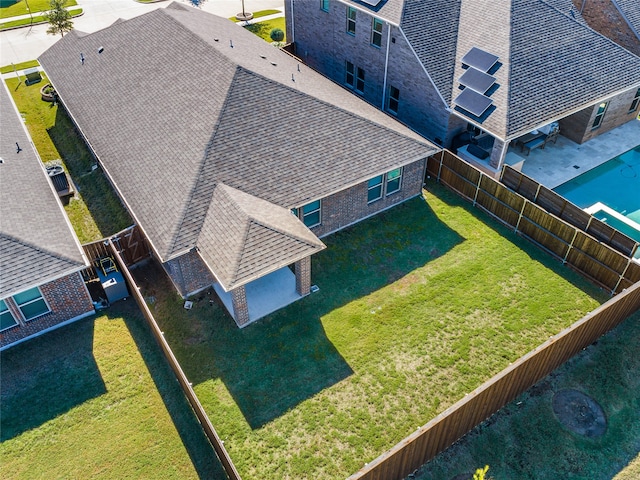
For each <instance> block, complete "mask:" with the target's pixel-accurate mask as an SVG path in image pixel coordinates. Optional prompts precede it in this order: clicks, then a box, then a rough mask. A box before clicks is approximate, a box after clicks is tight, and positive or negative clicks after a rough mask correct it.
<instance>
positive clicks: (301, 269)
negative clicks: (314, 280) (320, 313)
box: [295, 257, 311, 296]
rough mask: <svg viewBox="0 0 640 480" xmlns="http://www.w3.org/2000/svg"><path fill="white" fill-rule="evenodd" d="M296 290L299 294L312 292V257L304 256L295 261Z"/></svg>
mask: <svg viewBox="0 0 640 480" xmlns="http://www.w3.org/2000/svg"><path fill="white" fill-rule="evenodd" d="M295 274H296V292H298V295H303V296H304V295H309V293H310V292H311V257H306V258H303V259H302V260H299V261H297V262H296V263H295Z"/></svg>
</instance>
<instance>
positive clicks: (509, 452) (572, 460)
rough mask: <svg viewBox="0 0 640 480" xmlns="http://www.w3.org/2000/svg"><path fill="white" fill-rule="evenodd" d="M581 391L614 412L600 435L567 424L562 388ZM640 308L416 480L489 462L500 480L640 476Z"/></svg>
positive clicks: (430, 479) (429, 479)
mask: <svg viewBox="0 0 640 480" xmlns="http://www.w3.org/2000/svg"><path fill="white" fill-rule="evenodd" d="M564 389H577V390H579V391H581V392H584V393H586V394H587V395H589V396H591V397H592V398H593V399H595V400H596V401H597V402H598V403H599V404H600V406H601V407H602V408H603V410H604V412H605V415H606V417H607V422H608V425H607V430H606V432H605V434H604V435H603V436H601V437H598V438H588V437H583V436H580V435H577V434H575V433H573V432H571V431H569V430H568V429H567V428H565V427H563V426H562V425H561V424H560V422H559V421H558V420H557V419H556V417H555V415H554V413H553V410H552V403H551V402H552V399H553V395H554V393H556V392H559V391H561V390H564ZM639 412H640V312H637V313H636V314H634V315H632V316H631V317H630V318H628V319H627V320H625V321H624V322H623V323H622V324H621V325H620V326H618V327H617V328H616V329H614V330H613V331H611V332H609V333H608V334H607V335H605V336H604V337H602V338H601V339H600V340H598V341H597V342H596V343H595V344H594V345H590V346H589V347H587V349H585V350H584V351H582V352H581V353H580V354H578V355H577V356H575V357H574V358H573V359H571V360H569V361H568V362H567V363H566V364H564V365H563V366H561V367H560V368H558V369H556V370H555V371H554V372H552V373H551V374H550V375H548V376H547V377H546V378H544V379H543V380H541V381H540V382H539V383H538V384H537V385H535V386H534V387H532V388H531V389H529V390H528V391H527V392H526V393H524V394H523V395H521V396H520V397H519V398H517V399H516V400H514V401H513V402H512V403H510V404H509V405H507V406H506V407H505V408H503V409H502V410H500V411H499V412H498V413H496V414H495V415H494V416H492V417H491V418H490V419H488V420H487V421H485V422H484V423H483V424H482V425H480V426H479V427H477V428H475V429H474V430H472V431H471V432H470V433H469V434H468V435H466V436H465V437H464V438H463V439H461V440H460V441H459V442H457V443H456V444H455V445H454V446H452V447H451V448H449V449H448V450H446V451H445V452H443V453H442V454H441V455H439V456H438V457H436V458H435V459H434V460H432V461H431V462H429V463H427V464H425V465H424V466H423V467H422V468H421V469H420V470H419V471H418V474H417V475H415V477H412V478H415V479H416V480H440V479H443V478H452V477H454V476H456V475H457V474H461V473H464V472H472V471H473V470H474V469H475V468H476V467H480V466H484V465H486V464H488V465H490V469H489V474H491V476H492V477H493V478H496V479H498V478H518V479H526V478H531V479H536V480H538V479H549V480H555V479H558V478H562V479H585V478H588V479H590V480H597V479H602V480H605V479H610V478H616V479H620V480H623V479H629V480H630V479H632V478H633V479H638V478H640V415H639Z"/></svg>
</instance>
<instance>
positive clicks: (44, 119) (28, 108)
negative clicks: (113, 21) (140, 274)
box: [6, 74, 133, 243]
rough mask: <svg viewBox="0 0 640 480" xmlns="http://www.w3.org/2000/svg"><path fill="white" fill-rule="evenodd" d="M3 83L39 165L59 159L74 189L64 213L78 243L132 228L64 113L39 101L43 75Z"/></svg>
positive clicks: (109, 185)
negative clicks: (29, 82)
mask: <svg viewBox="0 0 640 480" xmlns="http://www.w3.org/2000/svg"><path fill="white" fill-rule="evenodd" d="M22 80H24V77H22ZM6 82H7V85H8V86H9V91H10V92H11V93H12V95H13V98H14V101H15V102H16V105H17V106H18V110H19V111H20V114H21V115H22V117H23V118H24V119H25V122H26V125H27V128H28V129H29V133H30V134H31V137H32V138H33V143H34V145H35V146H36V149H37V150H38V153H39V154H40V157H41V158H42V161H43V162H45V163H46V162H49V161H51V160H57V159H61V160H62V163H63V164H64V166H65V167H66V169H67V171H68V172H69V174H70V175H71V177H72V179H73V182H74V184H75V186H76V187H77V191H78V192H77V193H76V195H75V196H74V197H73V198H72V199H71V200H70V201H69V203H68V204H67V205H65V210H66V212H67V215H68V216H69V220H70V221H71V224H72V225H73V228H74V230H75V232H76V234H77V235H78V238H79V239H80V242H81V243H86V242H90V241H93V240H99V239H101V238H104V237H106V236H109V235H112V234H114V233H117V232H119V231H120V230H122V229H124V228H126V227H128V226H129V225H131V224H132V223H133V221H132V220H131V217H130V216H129V214H128V213H127V211H126V210H125V208H124V206H123V205H122V203H121V202H120V200H119V199H118V197H117V196H116V194H115V193H114V191H113V189H112V188H111V184H109V182H108V181H107V179H106V177H105V175H104V174H103V172H102V170H101V169H99V168H98V169H96V170H92V169H91V167H92V165H93V164H95V160H94V158H93V156H92V155H91V153H90V151H89V149H88V148H87V146H86V145H85V143H84V142H83V141H82V138H81V137H80V135H79V134H78V132H77V131H76V129H75V127H74V126H73V123H72V122H71V120H70V119H69V117H68V115H67V113H66V112H65V111H64V109H63V108H59V107H58V106H56V105H53V104H52V103H50V102H44V101H42V99H41V97H40V88H42V86H43V85H45V84H46V83H47V78H46V77H45V76H44V74H43V80H42V81H41V82H40V83H36V84H34V85H30V86H26V85H25V84H24V81H23V82H22V83H19V81H18V79H17V78H11V79H8V80H7V81H6Z"/></svg>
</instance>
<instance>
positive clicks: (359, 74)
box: [356, 67, 364, 93]
mask: <svg viewBox="0 0 640 480" xmlns="http://www.w3.org/2000/svg"><path fill="white" fill-rule="evenodd" d="M356 92H360V93H364V70H363V69H362V68H360V67H356Z"/></svg>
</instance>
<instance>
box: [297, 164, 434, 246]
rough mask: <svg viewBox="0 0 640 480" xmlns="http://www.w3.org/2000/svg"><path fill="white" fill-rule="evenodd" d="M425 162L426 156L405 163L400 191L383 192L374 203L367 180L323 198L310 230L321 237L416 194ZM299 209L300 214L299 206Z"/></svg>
mask: <svg viewBox="0 0 640 480" xmlns="http://www.w3.org/2000/svg"><path fill="white" fill-rule="evenodd" d="M425 162H426V160H419V161H417V162H414V163H411V164H409V165H406V166H405V167H404V168H403V172H402V186H401V188H400V191H398V192H395V193H393V194H391V195H389V196H383V198H382V199H380V200H377V201H375V202H373V203H369V204H368V203H367V182H363V183H360V184H358V185H356V186H354V187H351V188H348V189H345V190H342V191H341V192H338V193H335V194H333V195H330V196H329V197H325V198H323V199H322V211H321V224H320V225H318V226H316V227H313V228H311V231H312V232H313V233H315V234H316V235H317V236H318V237H323V236H325V235H328V234H329V233H333V232H335V231H337V230H340V229H341V228H344V227H347V226H349V225H351V224H353V223H356V222H358V221H360V220H362V219H364V218H367V217H369V216H371V215H374V214H375V213H377V212H379V211H381V210H385V209H387V208H389V207H391V206H393V205H397V204H398V203H401V202H403V201H405V200H407V199H409V198H412V197H415V196H416V195H419V194H420V192H421V191H422V184H423V182H424V168H425ZM299 210H300V215H302V212H301V210H302V209H299ZM301 218H302V217H301Z"/></svg>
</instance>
